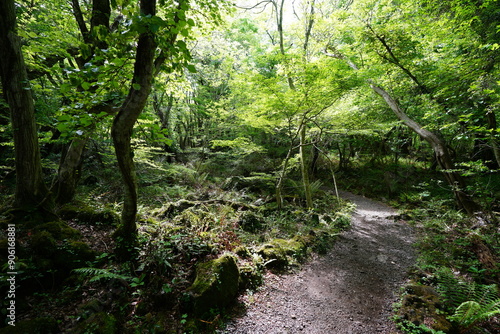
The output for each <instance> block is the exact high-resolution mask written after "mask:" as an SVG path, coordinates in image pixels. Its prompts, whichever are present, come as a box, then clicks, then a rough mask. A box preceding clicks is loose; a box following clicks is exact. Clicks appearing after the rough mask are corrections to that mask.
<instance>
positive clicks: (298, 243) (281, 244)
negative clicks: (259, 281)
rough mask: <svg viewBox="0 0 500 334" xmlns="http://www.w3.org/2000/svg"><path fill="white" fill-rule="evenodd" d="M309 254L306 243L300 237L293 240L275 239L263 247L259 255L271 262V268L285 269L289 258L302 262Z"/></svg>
mask: <svg viewBox="0 0 500 334" xmlns="http://www.w3.org/2000/svg"><path fill="white" fill-rule="evenodd" d="M306 252H307V245H306V243H305V242H304V241H303V240H301V238H300V237H296V238H293V239H273V240H271V241H270V242H268V243H266V244H264V245H262V246H261V247H260V248H259V249H258V250H257V253H258V254H259V255H260V256H262V258H264V260H267V261H269V263H268V265H269V267H270V268H275V269H283V268H284V267H285V266H286V265H288V263H289V262H290V261H289V257H291V258H292V259H297V260H301V259H303V258H304V257H305V255H306Z"/></svg>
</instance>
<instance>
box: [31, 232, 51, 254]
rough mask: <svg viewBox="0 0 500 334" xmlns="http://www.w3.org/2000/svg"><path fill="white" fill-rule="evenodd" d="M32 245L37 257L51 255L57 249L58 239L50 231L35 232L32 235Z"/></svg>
mask: <svg viewBox="0 0 500 334" xmlns="http://www.w3.org/2000/svg"><path fill="white" fill-rule="evenodd" d="M30 245H31V249H32V250H33V253H34V254H35V255H36V257H50V256H52V255H53V254H54V253H55V252H56V250H57V241H56V239H55V238H54V236H53V235H52V234H51V233H50V232H48V231H39V232H35V233H34V234H33V235H32V236H31V240H30Z"/></svg>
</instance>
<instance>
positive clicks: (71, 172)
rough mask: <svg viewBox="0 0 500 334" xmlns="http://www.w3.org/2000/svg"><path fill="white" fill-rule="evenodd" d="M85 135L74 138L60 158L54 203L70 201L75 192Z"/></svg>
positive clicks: (85, 141) (85, 140) (85, 142)
mask: <svg viewBox="0 0 500 334" xmlns="http://www.w3.org/2000/svg"><path fill="white" fill-rule="evenodd" d="M87 140H88V138H87V137H83V138H75V139H73V140H72V141H71V144H70V145H69V147H68V150H67V151H66V154H65V155H64V157H63V158H62V159H61V163H60V165H59V171H58V173H57V181H56V183H55V187H54V188H55V191H56V203H58V204H66V203H68V202H71V201H72V200H73V198H74V197H75V194H76V186H77V185H78V181H79V180H80V176H81V175H80V166H81V164H82V155H83V150H84V149H85V145H86V144H87Z"/></svg>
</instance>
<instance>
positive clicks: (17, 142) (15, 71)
mask: <svg viewBox="0 0 500 334" xmlns="http://www.w3.org/2000/svg"><path fill="white" fill-rule="evenodd" d="M0 13H1V14H0V68H1V72H0V74H1V77H2V87H3V92H4V95H5V99H6V101H7V103H8V104H9V107H10V114H11V120H12V128H13V136H14V149H15V159H16V193H15V206H16V207H18V208H21V209H29V208H33V207H37V208H42V207H43V208H44V209H49V210H51V208H50V206H47V204H48V202H47V199H49V197H50V196H49V193H48V189H47V187H46V185H45V183H44V181H43V175H42V165H41V159H40V148H39V146H38V134H37V125H36V121H35V108H34V104H33V97H32V94H31V88H30V86H29V81H28V75H27V72H26V65H25V63H24V57H23V55H22V52H21V40H20V38H19V36H18V35H17V34H16V12H15V5H14V0H2V1H0Z"/></svg>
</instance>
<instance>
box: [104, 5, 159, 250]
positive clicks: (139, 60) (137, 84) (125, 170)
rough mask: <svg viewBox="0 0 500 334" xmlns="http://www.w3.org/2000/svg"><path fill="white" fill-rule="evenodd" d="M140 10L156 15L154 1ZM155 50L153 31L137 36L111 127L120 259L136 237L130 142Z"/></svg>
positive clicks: (149, 82)
mask: <svg viewBox="0 0 500 334" xmlns="http://www.w3.org/2000/svg"><path fill="white" fill-rule="evenodd" d="M140 10H141V15H144V16H147V15H151V16H154V15H155V14H156V0H141V2H140ZM156 47H157V44H156V41H155V36H154V34H153V33H152V32H150V31H147V32H144V33H141V34H140V35H139V41H138V43H137V51H136V57H135V64H134V75H133V79H132V85H131V87H130V89H129V93H128V96H127V98H126V99H125V101H124V102H123V104H122V106H121V107H120V110H119V112H118V114H117V115H116V117H115V119H114V121H113V126H112V128H111V136H112V138H113V144H114V147H115V154H116V158H117V161H118V166H119V169H120V172H121V174H122V179H123V183H124V187H125V189H124V201H123V209H122V216H121V225H120V226H119V228H118V230H117V231H116V234H115V236H117V237H119V238H120V239H119V240H118V247H117V253H118V256H119V257H124V256H126V255H127V254H130V253H131V251H133V247H134V245H135V242H136V238H137V227H136V223H135V221H136V215H137V179H136V174H135V166H134V160H133V150H132V148H131V146H130V141H131V137H132V130H133V128H134V124H135V122H136V121H137V118H138V117H139V115H140V113H141V112H142V110H143V109H144V107H145V105H146V102H147V99H148V96H149V93H150V92H151V86H152V79H153V76H154V73H155V65H154V58H155V51H156Z"/></svg>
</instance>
